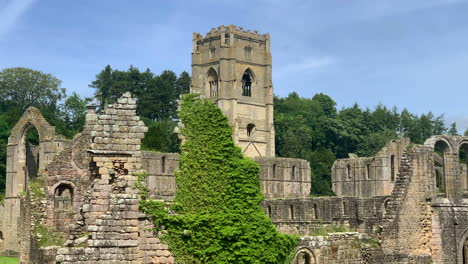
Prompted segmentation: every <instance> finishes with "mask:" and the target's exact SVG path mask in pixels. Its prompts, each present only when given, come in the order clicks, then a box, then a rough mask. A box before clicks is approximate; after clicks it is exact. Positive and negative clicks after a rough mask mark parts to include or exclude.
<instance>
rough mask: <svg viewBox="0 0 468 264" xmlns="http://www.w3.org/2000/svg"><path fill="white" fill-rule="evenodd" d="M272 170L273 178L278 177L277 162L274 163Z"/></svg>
mask: <svg viewBox="0 0 468 264" xmlns="http://www.w3.org/2000/svg"><path fill="white" fill-rule="evenodd" d="M272 170H273V173H272V174H273V178H276V164H273V167H272Z"/></svg>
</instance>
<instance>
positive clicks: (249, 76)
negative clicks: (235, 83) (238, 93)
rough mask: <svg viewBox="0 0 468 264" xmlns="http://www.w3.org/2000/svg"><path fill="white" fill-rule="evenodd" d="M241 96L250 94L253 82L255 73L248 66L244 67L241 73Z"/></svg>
mask: <svg viewBox="0 0 468 264" xmlns="http://www.w3.org/2000/svg"><path fill="white" fill-rule="evenodd" d="M241 83H242V96H249V97H250V96H252V87H253V84H254V83H255V75H254V73H253V71H252V70H251V69H250V68H247V69H245V71H244V73H243V74H242V81H241Z"/></svg>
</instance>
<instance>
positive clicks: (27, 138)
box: [23, 125, 40, 180]
mask: <svg viewBox="0 0 468 264" xmlns="http://www.w3.org/2000/svg"><path fill="white" fill-rule="evenodd" d="M23 140H24V147H25V158H26V164H25V165H26V167H25V169H24V171H25V173H26V175H25V176H26V177H25V178H26V180H32V179H35V178H37V173H38V171H39V158H40V157H39V132H38V131H37V129H36V127H34V126H33V125H31V126H30V127H29V128H28V129H27V131H26V132H25V134H24V139H23Z"/></svg>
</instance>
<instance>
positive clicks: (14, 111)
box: [0, 68, 88, 193]
mask: <svg viewBox="0 0 468 264" xmlns="http://www.w3.org/2000/svg"><path fill="white" fill-rule="evenodd" d="M60 86H61V81H60V80H59V79H57V78H56V77H54V76H52V75H51V74H47V73H42V72H40V71H35V70H31V69H27V68H8V69H4V70H2V71H0V93H1V95H2V96H1V97H0V193H2V192H3V190H4V189H5V181H6V177H5V175H6V150H7V143H8V137H9V136H10V131H11V128H13V126H14V125H15V124H16V122H18V120H19V119H20V117H21V115H22V114H23V112H24V110H25V109H26V108H27V107H29V106H35V107H37V108H39V109H40V110H41V112H42V114H43V115H44V117H45V118H46V119H47V121H48V122H49V123H51V125H53V126H55V127H56V131H57V132H58V133H59V134H62V135H64V136H66V137H68V138H72V137H73V136H74V135H75V134H77V133H78V132H80V131H81V130H82V128H83V125H84V116H85V114H86V103H87V102H88V100H87V99H82V98H81V97H80V96H79V95H77V94H76V93H73V94H72V96H70V97H68V98H67V97H66V94H65V89H64V88H61V87H60ZM64 99H65V100H64ZM62 102H63V103H62ZM27 141H28V142H29V143H31V144H33V145H37V144H38V143H39V135H38V133H37V130H36V129H31V130H30V131H29V133H28V135H27Z"/></svg>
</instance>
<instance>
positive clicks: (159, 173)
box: [141, 151, 179, 200]
mask: <svg viewBox="0 0 468 264" xmlns="http://www.w3.org/2000/svg"><path fill="white" fill-rule="evenodd" d="M142 154H143V155H142V158H141V162H142V168H143V169H145V170H146V172H147V173H148V178H147V186H148V190H149V191H150V193H149V195H150V197H152V198H154V199H163V200H173V199H174V195H175V191H176V183H175V175H174V172H175V170H177V168H178V167H179V154H178V153H157V152H150V151H142Z"/></svg>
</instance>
